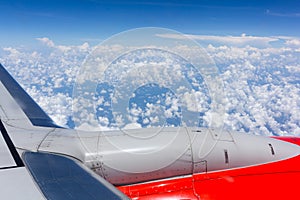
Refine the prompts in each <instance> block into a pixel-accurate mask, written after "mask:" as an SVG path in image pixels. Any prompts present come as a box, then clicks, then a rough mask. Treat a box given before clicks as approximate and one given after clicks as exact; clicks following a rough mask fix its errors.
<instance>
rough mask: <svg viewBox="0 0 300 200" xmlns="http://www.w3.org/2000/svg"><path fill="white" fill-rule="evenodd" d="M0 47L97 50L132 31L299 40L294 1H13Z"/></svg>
mask: <svg viewBox="0 0 300 200" xmlns="http://www.w3.org/2000/svg"><path fill="white" fill-rule="evenodd" d="M0 9H1V12H0V29H1V31H0V46H2V47H4V46H26V45H33V44H35V43H36V42H37V41H36V38H41V37H47V38H50V39H51V40H53V41H55V42H56V43H58V44H64V45H73V44H74V45H77V44H82V43H83V42H89V43H90V44H98V43H99V42H101V41H102V40H104V39H106V38H108V37H109V36H111V35H113V34H116V33H119V32H121V31H125V30H128V29H132V28H139V27H149V26H150V27H164V28H170V29H174V30H177V31H180V32H182V33H185V34H193V35H218V36H227V35H231V36H240V35H242V34H247V35H251V36H292V37H300V34H299V33H300V1H296V0H285V1H283V0H282V1H279V0H253V1H244V0H229V1H222V0H217V1H210V0H198V1H194V0H186V1H179V0H171V1H170V0H169V1H159V0H147V1H145V0H140V1H138V0H128V1H121V0H14V1H1V2H0Z"/></svg>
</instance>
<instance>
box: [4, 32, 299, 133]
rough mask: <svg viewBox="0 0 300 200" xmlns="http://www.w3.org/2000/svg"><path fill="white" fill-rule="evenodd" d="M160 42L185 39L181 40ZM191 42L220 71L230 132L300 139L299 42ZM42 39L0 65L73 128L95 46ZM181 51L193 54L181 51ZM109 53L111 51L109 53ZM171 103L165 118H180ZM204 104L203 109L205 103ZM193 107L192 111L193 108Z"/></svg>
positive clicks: (7, 54) (8, 51) (104, 118)
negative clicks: (84, 70) (81, 73)
mask: <svg viewBox="0 0 300 200" xmlns="http://www.w3.org/2000/svg"><path fill="white" fill-rule="evenodd" d="M159 37H168V38H170V37H171V38H172V37H174V38H176V39H180V38H178V37H179V36H177V35H159ZM189 37H191V38H193V39H195V40H197V41H199V42H200V43H203V44H204V45H205V46H204V49H205V50H206V52H207V53H208V54H209V56H210V57H211V58H213V60H214V61H215V62H216V65H217V67H218V69H219V71H220V72H219V77H220V78H221V79H222V80H223V84H224V93H225V99H224V102H226V103H224V105H225V107H226V118H225V119H224V122H225V127H226V128H228V129H233V130H238V131H246V132H251V133H254V134H260V135H287V134H288V135H290V134H291V135H300V128H299V127H300V114H299V113H300V112H299V109H300V78H299V77H300V66H299V65H300V64H299V63H300V40H299V39H298V38H291V37H284V36H278V37H256V36H247V35H245V34H243V35H241V36H235V37H234V36H224V37H223V36H191V35H190V36H189ZM37 40H38V41H39V42H41V44H42V46H41V47H40V48H39V49H38V50H28V49H24V48H12V47H5V48H2V49H0V62H1V63H2V64H3V65H4V66H5V67H6V68H7V69H8V70H9V71H10V72H11V73H12V74H13V76H14V77H15V78H16V79H17V81H19V82H20V83H21V84H22V85H23V86H24V87H25V89H26V90H27V92H28V93H29V94H30V95H31V96H32V97H33V98H34V99H35V100H36V101H37V102H38V103H39V104H40V105H41V106H42V107H43V109H44V110H45V111H46V112H47V113H49V115H50V116H51V117H52V118H53V119H54V120H55V121H56V122H57V123H58V124H60V125H63V126H71V127H72V126H73V125H74V124H73V123H72V120H70V118H71V117H72V115H73V113H72V103H73V102H72V96H73V93H72V91H73V84H74V83H75V78H76V75H77V72H78V70H79V69H80V66H81V63H82V62H83V61H84V59H85V57H86V56H87V55H88V54H89V53H90V52H92V50H93V49H94V47H90V46H89V45H88V44H87V43H84V44H83V45H80V46H63V45H56V44H55V43H54V42H53V41H51V40H50V39H49V38H37ZM276 42H280V45H273V43H276ZM114 48H116V47H114ZM178 48H180V50H181V51H188V49H186V48H183V47H182V46H180V47H178ZM107 51H112V49H110V48H108V49H107ZM186 54H188V52H187V53H186ZM191 56H194V55H191ZM123 64H126V63H123ZM169 64H170V63H169ZM175 71H176V70H175V69H174V72H175ZM177 72H179V71H178V70H177ZM132 73H134V71H132ZM136 73H139V72H136ZM166 73H170V72H168V71H166ZM170 77H171V76H169V77H166V78H170ZM178 89H180V88H178ZM183 90H184V89H183ZM183 94H184V93H183ZM98 97H99V96H98ZM181 98H187V99H186V101H187V102H188V101H189V100H190V99H191V97H189V95H188V93H186V94H185V95H182V97H181ZM193 98H194V97H193ZM171 99H172V98H171ZM203 99H205V98H202V97H201V95H199V98H198V100H197V101H199V102H201V100H203ZM107 100H108V99H107V98H105V96H102V99H101V98H99V99H98V100H97V101H98V102H99V105H103V106H100V107H99V108H98V109H99V113H102V114H100V116H98V117H99V119H100V121H101V122H102V124H101V126H107V125H109V124H110V122H111V121H110V117H109V116H110V115H109V114H107V113H106V114H105V115H104V114H103V113H105V112H104V111H103V109H104V110H105V106H104V105H106V106H109V104H107ZM172 101H173V103H174V105H173V104H172V103H170V104H168V105H169V107H168V108H167V109H166V110H165V111H164V112H165V113H166V115H172V114H174V113H176V115H179V114H178V113H177V111H178V110H180V109H179V106H180V105H179V104H178V99H176V98H175V99H174V98H173V99H172ZM206 101H207V100H206ZM105 103H106V104H105ZM202 103H203V105H204V104H205V101H204V102H202ZM172 105H173V107H172ZM189 106H191V108H192V107H193V105H192V104H190V105H189ZM147 107H148V110H147V112H148V113H150V111H151V112H152V111H153V112H154V111H155V109H157V108H156V106H155V104H147ZM132 108H135V109H132V110H131V111H130V112H131V113H133V114H132V116H135V115H139V114H140V115H141V114H142V111H141V110H139V109H138V107H132ZM75 109H80V108H75ZM101 109H102V110H101ZM175 111H176V112H175ZM147 112H146V114H147ZM213 114H214V113H209V111H206V110H205V114H204V117H203V119H204V121H206V122H209V120H213V119H211V118H210V116H213ZM144 116H145V117H144V118H140V119H143V120H144V121H143V122H144V123H145V124H149V122H150V121H151V120H153V121H154V122H155V120H156V119H155V117H154V116H153V115H152V114H149V115H145V113H144ZM147 116H148V117H147ZM80 117H81V118H80V119H77V120H82V122H80V123H81V124H82V125H83V126H85V127H86V125H87V121H89V120H90V121H92V120H94V122H95V123H97V122H98V121H99V120H98V119H96V120H95V119H94V116H93V115H90V113H89V112H82V113H81V116H80ZM136 119H138V118H136ZM118 120H120V118H118V117H117V116H116V119H115V121H118ZM147 120H148V121H147ZM149 120H150V121H149ZM131 122H132V123H131V125H130V124H129V125H128V127H130V126H133V124H136V125H138V126H140V124H138V123H137V122H138V120H136V121H134V120H133V121H131ZM134 127H136V126H134Z"/></svg>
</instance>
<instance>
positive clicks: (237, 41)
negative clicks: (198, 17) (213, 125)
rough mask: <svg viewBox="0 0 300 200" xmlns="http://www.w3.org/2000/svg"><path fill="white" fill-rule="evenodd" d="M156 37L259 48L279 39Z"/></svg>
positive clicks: (173, 35) (199, 36) (188, 36)
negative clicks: (257, 46) (256, 46)
mask: <svg viewBox="0 0 300 200" xmlns="http://www.w3.org/2000/svg"><path fill="white" fill-rule="evenodd" d="M157 36H158V37H163V38H171V39H178V40H182V39H183V40H186V39H187V38H190V39H193V40H198V41H206V42H215V43H218V44H227V45H236V46H246V45H259V46H262V45H263V46H269V45H270V43H271V42H276V41H278V40H279V39H280V38H278V37H259V36H249V35H246V34H245V33H243V34H242V35H240V36H213V35H187V34H186V35H180V34H157Z"/></svg>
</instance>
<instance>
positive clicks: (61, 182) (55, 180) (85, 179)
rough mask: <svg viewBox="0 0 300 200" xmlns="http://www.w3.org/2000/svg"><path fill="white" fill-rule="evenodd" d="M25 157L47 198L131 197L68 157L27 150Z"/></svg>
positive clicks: (94, 199)
mask: <svg viewBox="0 0 300 200" xmlns="http://www.w3.org/2000/svg"><path fill="white" fill-rule="evenodd" d="M23 158H24V162H25V165H26V166H27V167H28V169H29V171H30V172H31V174H32V176H33V177H34V179H35V181H36V182H37V184H38V186H39V187H40V189H41V191H42V192H43V194H44V195H45V197H46V198H47V199H64V200H75V199H88V200H96V199H128V197H126V196H125V195H124V194H123V193H122V192H120V191H119V190H118V189H116V188H115V187H114V186H113V185H111V184H110V183H108V182H107V181H106V180H104V179H103V178H101V177H99V176H96V175H94V174H93V173H92V172H91V171H89V169H87V168H86V167H85V166H83V165H82V164H81V163H79V162H77V161H75V160H72V159H70V158H67V157H65V156H60V155H55V154H49V153H39V152H38V153H37V152H25V153H24V154H23Z"/></svg>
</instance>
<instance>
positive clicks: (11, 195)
mask: <svg viewBox="0 0 300 200" xmlns="http://www.w3.org/2000/svg"><path fill="white" fill-rule="evenodd" d="M0 177H1V178H0V191H1V194H0V198H1V199H10V200H20V199H34V200H40V199H45V197H44V196H43V194H42V193H41V192H40V190H39V189H38V187H37V186H36V184H35V182H34V181H33V179H32V177H31V175H30V174H29V173H28V171H27V170H26V168H25V167H18V168H12V169H5V170H0Z"/></svg>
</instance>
